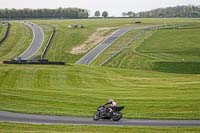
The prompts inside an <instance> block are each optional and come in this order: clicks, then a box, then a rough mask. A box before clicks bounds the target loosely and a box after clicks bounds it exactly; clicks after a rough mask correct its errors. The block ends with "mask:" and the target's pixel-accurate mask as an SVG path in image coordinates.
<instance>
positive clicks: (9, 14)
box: [0, 8, 89, 19]
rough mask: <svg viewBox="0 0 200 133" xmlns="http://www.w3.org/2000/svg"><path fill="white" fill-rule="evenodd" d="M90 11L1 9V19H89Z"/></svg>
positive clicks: (76, 9) (78, 9) (72, 9)
mask: <svg viewBox="0 0 200 133" xmlns="http://www.w3.org/2000/svg"><path fill="white" fill-rule="evenodd" d="M88 16H89V14H88V10H86V9H80V8H58V9H28V8H25V9H7V8H5V9H0V18H3V19H10V18H12V19H15V18H17V19H22V18H88Z"/></svg>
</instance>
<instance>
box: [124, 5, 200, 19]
mask: <svg viewBox="0 0 200 133" xmlns="http://www.w3.org/2000/svg"><path fill="white" fill-rule="evenodd" d="M122 16H123V17H141V18H173V17H187V18H199V17H200V6H193V5H189V6H176V7H167V8H158V9H154V10H151V11H146V12H139V13H134V12H132V11H129V12H123V13H122Z"/></svg>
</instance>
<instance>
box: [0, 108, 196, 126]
mask: <svg viewBox="0 0 200 133" xmlns="http://www.w3.org/2000/svg"><path fill="white" fill-rule="evenodd" d="M0 121H1V122H14V123H32V124H66V125H102V126H103V125H104V126H176V127H180V126H200V120H134V119H122V120H120V121H118V122H114V121H111V120H99V121H93V120H92V118H83V117H67V116H48V115H34V114H21V113H11V112H6V111H0Z"/></svg>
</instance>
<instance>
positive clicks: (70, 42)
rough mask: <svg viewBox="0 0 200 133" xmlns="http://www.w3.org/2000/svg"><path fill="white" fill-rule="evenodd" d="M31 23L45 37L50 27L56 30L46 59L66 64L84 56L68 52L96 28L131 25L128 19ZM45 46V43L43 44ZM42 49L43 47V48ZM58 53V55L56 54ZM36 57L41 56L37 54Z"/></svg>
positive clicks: (48, 33)
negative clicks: (79, 25)
mask: <svg viewBox="0 0 200 133" xmlns="http://www.w3.org/2000/svg"><path fill="white" fill-rule="evenodd" d="M33 22H35V23H37V24H39V25H40V26H41V27H42V28H43V30H44V32H45V34H47V36H49V35H50V32H49V31H50V30H49V29H51V28H52V27H55V28H56V34H55V36H54V39H53V41H52V44H51V48H50V49H49V51H48V53H47V56H46V58H47V59H49V60H50V61H64V62H68V63H74V62H76V61H77V60H78V59H79V58H81V57H82V56H83V55H84V54H79V55H74V54H71V53H70V51H71V50H72V48H73V47H75V46H78V45H80V44H82V43H83V42H84V41H86V40H87V39H88V36H89V35H91V34H92V33H94V32H95V31H96V29H97V28H102V27H120V26H124V25H126V24H131V21H130V19H121V20H120V19H119V20H112V19H109V20H107V19H105V20H104V19H100V20H84V19H83V20H41V21H38V20H33ZM70 24H81V25H83V26H84V27H85V28H84V29H68V25H70ZM111 32H113V30H110V32H108V33H107V34H110V33H111ZM47 38H48V37H47ZM44 44H45V45H46V42H45V43H44ZM43 47H44V46H43ZM58 53H59V54H58ZM37 54H38V56H39V55H40V54H41V52H40V51H39V53H37Z"/></svg>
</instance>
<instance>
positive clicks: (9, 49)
mask: <svg viewBox="0 0 200 133" xmlns="http://www.w3.org/2000/svg"><path fill="white" fill-rule="evenodd" d="M32 34H33V33H32V30H31V29H30V28H28V27H26V26H25V25H24V24H21V23H14V22H11V27H10V32H9V34H8V37H7V39H6V40H5V41H4V42H3V43H2V44H1V45H0V62H1V61H3V60H10V59H12V58H15V57H17V56H19V55H20V54H22V53H23V52H24V51H25V50H26V49H27V48H28V47H29V44H30V43H31V41H32V36H33V35H32Z"/></svg>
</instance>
